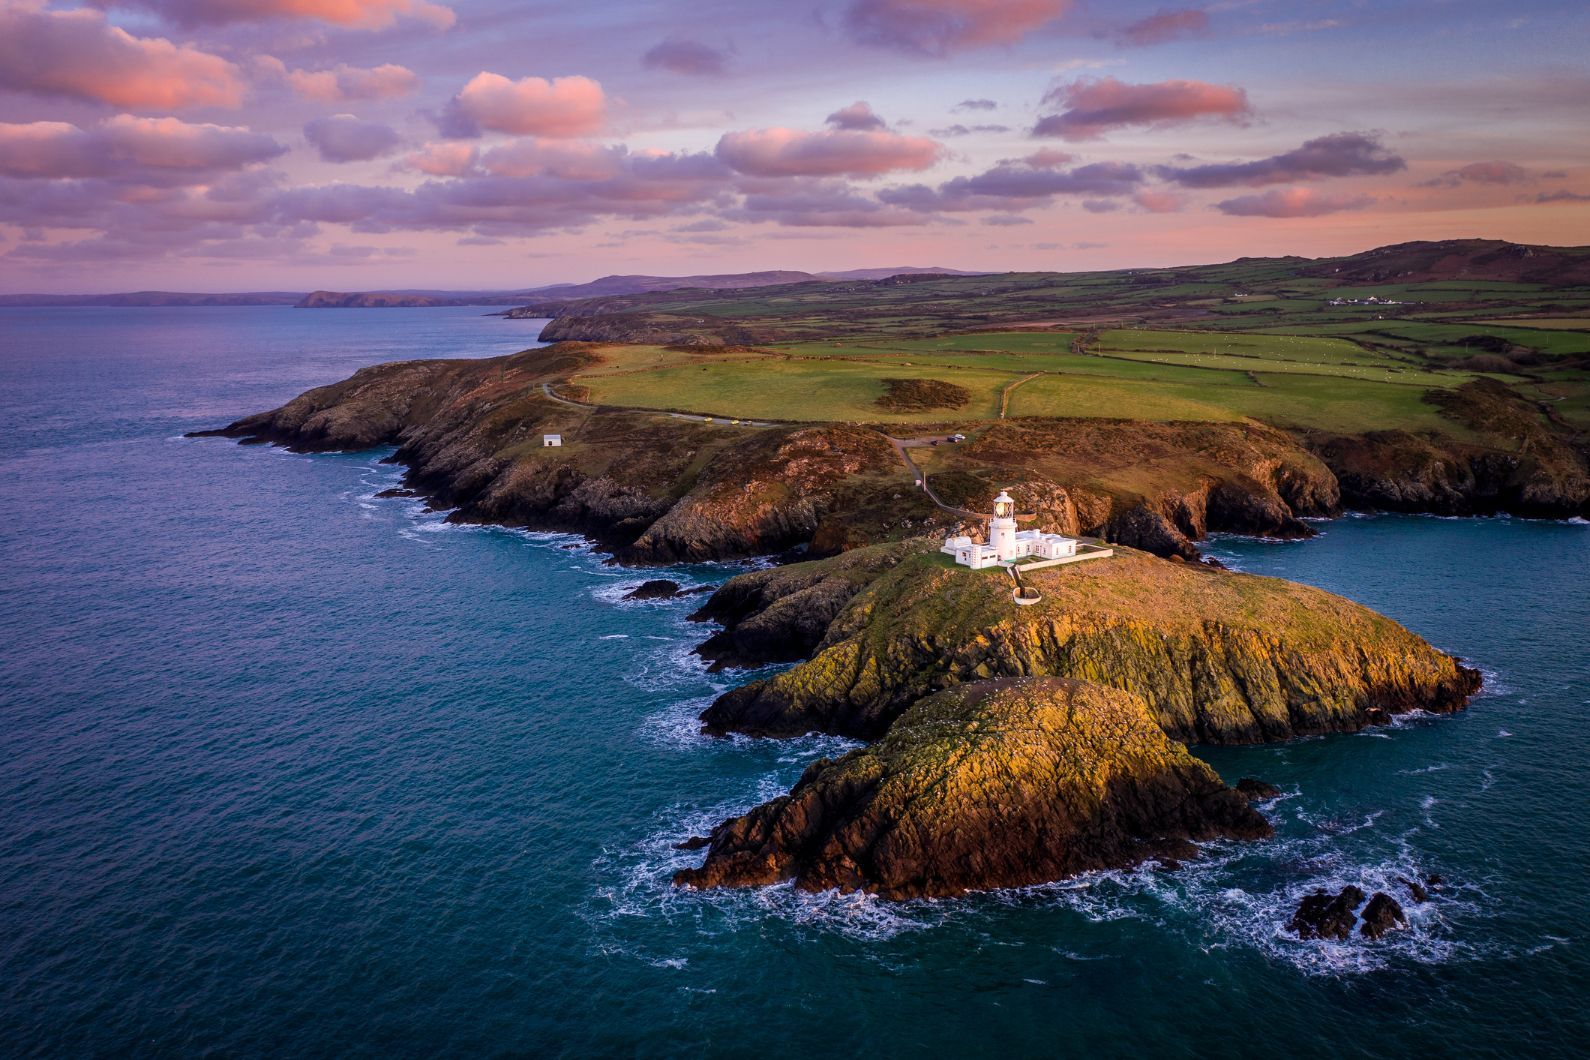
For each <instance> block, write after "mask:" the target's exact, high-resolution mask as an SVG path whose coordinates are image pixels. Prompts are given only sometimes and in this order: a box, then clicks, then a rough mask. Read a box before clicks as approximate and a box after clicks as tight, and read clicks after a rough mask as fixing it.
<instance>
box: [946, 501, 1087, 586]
mask: <svg viewBox="0 0 1590 1060" xmlns="http://www.w3.org/2000/svg"><path fill="white" fill-rule="evenodd" d="M939 551H940V552H944V553H946V554H948V555H950V556H953V557H954V558H955V562H956V563H959V564H961V565H962V566H965V567H970V568H972V569H973V570H981V569H982V568H984V567H993V566H997V565H998V564H1001V563H1010V562H1013V561H1014V560H1018V559H1021V558H1023V557H1025V556H1035V557H1037V558H1039V559H1068V558H1070V557H1072V556H1075V555H1076V554H1077V540H1076V538H1074V537H1066V536H1064V535H1062V534H1046V533H1044V532H1043V531H1042V530H1020V531H1018V530H1017V529H1016V502H1015V500H1013V499H1012V498H1011V496H1010V494H1008V493H1006V492H1005V491H1004V490H1000V492H999V496H998V497H995V498H994V517H993V518H992V519H990V520H989V521H988V543H987V544H978V543H977V542H975V541H973V540H972V539H971V538H970V537H967V536H965V535H964V534H963V535H961V536H959V537H947V538H945V539H944V547H943V548H941V549H939Z"/></svg>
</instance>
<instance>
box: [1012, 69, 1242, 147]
mask: <svg viewBox="0 0 1590 1060" xmlns="http://www.w3.org/2000/svg"><path fill="white" fill-rule="evenodd" d="M1043 101H1044V102H1045V103H1063V104H1064V105H1065V108H1066V109H1065V110H1064V111H1062V112H1060V113H1059V114H1049V115H1045V116H1044V117H1042V118H1040V119H1038V124H1037V125H1036V126H1035V127H1034V128H1033V130H1032V133H1033V135H1034V136H1058V137H1060V138H1061V139H1063V140H1072V141H1075V140H1098V139H1100V138H1102V137H1103V136H1104V135H1105V134H1106V133H1109V132H1111V131H1113V130H1115V129H1119V128H1124V127H1126V126H1132V125H1155V126H1166V125H1181V124H1185V123H1186V122H1190V121H1197V120H1199V119H1204V118H1215V119H1219V120H1221V121H1229V122H1237V123H1243V122H1246V121H1247V120H1248V119H1249V118H1250V117H1252V114H1253V110H1252V108H1251V107H1250V106H1249V105H1248V94H1247V93H1246V92H1245V91H1243V90H1242V89H1240V88H1238V87H1236V86H1235V85H1213V84H1210V83H1209V82H1207V81H1158V82H1155V83H1154V84H1147V85H1132V84H1127V83H1126V82H1124V81H1118V80H1116V79H1115V78H1113V77H1103V78H1098V79H1097V80H1090V79H1087V78H1083V79H1081V80H1078V81H1073V82H1072V83H1071V84H1069V85H1062V86H1060V87H1059V88H1055V89H1053V90H1051V91H1050V92H1049V93H1048V94H1046V95H1045V96H1044V97H1043Z"/></svg>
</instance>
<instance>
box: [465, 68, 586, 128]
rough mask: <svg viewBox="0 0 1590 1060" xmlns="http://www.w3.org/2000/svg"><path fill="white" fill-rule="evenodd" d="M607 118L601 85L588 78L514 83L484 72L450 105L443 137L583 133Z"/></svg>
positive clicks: (525, 79) (561, 78)
mask: <svg viewBox="0 0 1590 1060" xmlns="http://www.w3.org/2000/svg"><path fill="white" fill-rule="evenodd" d="M606 121H607V100H606V97H605V96H604V94H603V92H602V86H601V85H600V84H599V83H597V82H596V81H593V80H591V79H590V78H589V77H577V76H576V77H556V78H553V79H552V80H550V81H549V80H547V79H546V78H544V77H522V78H520V79H519V80H517V81H510V80H508V79H507V78H506V77H503V76H502V75H501V74H493V73H488V72H486V71H484V70H483V71H481V72H480V73H478V74H476V75H475V76H474V77H472V78H470V80H469V83H468V84H466V85H465V86H464V87H463V89H462V90H461V91H460V92H459V93H458V95H456V96H454V97H453V99H452V101H451V102H449V103H448V105H447V110H446V112H445V113H444V114H443V115H442V120H441V128H442V132H443V134H444V135H447V136H452V137H456V138H467V137H471V136H479V135H480V134H481V133H482V132H483V131H491V132H502V133H512V134H513V135H515V136H556V137H570V136H585V135H588V134H590V133H594V132H597V131H599V130H600V129H601V128H602V126H603V125H604V124H605V123H606Z"/></svg>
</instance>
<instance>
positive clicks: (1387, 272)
mask: <svg viewBox="0 0 1590 1060" xmlns="http://www.w3.org/2000/svg"><path fill="white" fill-rule="evenodd" d="M1302 261H1303V262H1304V264H1303V265H1302V267H1301V268H1299V269H1298V272H1299V274H1300V275H1303V276H1322V277H1328V278H1330V279H1332V280H1336V281H1339V282H1342V283H1364V284H1371V283H1428V282H1430V281H1432V280H1492V281H1498V282H1503V283H1541V284H1547V285H1550V286H1553V287H1570V286H1579V285H1583V284H1590V247H1544V246H1527V245H1525V244H1522V243H1508V242H1506V241H1504V240H1500V239H1443V240H1438V241H1435V242H1416V243H1396V244H1393V245H1392V246H1388V247H1376V248H1375V249H1374V250H1366V251H1364V252H1363V253H1362V254H1353V255H1350V256H1348V257H1344V258H1322V259H1319V260H1318V261H1314V262H1308V261H1307V259H1302Z"/></svg>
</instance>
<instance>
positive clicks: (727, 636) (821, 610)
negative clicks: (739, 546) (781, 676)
mask: <svg viewBox="0 0 1590 1060" xmlns="http://www.w3.org/2000/svg"><path fill="white" fill-rule="evenodd" d="M918 551H920V546H918V545H917V544H915V543H912V542H905V543H901V544H894V545H884V546H880V547H877V548H860V549H856V550H854V551H852V552H847V553H844V554H843V555H840V556H837V557H835V558H834V559H833V560H831V561H828V562H822V563H816V562H813V563H793V564H789V565H786V566H782V567H773V568H771V569H769V570H760V571H752V572H750V573H747V574H741V575H737V576H736V577H734V578H731V579H729V581H728V582H727V583H725V584H724V585H722V586H719V587H718V589H717V590H716V591H715V592H713V594H712V596H711V597H709V598H708V600H707V602H706V603H705V604H704V605H703V606H702V607H701V609H700V610H699V611H697V612H696V613H695V614H693V615H691V616H690V617H691V618H692V619H693V620H695V621H698V622H718V623H721V624H722V626H723V628H722V629H720V630H719V631H718V632H716V633H714V634H713V635H712V636H710V637H708V638H707V640H706V641H705V642H704V643H703V644H702V645H701V646H700V647H698V648H697V649H696V653H697V654H698V655H700V656H701V657H702V658H704V659H706V660H707V661H708V662H710V663H711V664H712V669H714V670H722V669H724V668H726V667H731V666H738V667H752V666H762V665H765V664H766V663H772V662H794V661H796V660H797V659H804V658H806V657H808V656H809V655H811V654H812V652H814V651H815V650H816V649H817V645H818V644H820V643H822V639H823V637H824V636H825V635H826V634H827V632H828V627H829V626H830V625H831V624H832V623H833V621H834V619H835V618H837V617H838V616H839V612H841V611H842V610H844V608H845V605H846V604H848V603H850V600H851V598H852V597H853V596H855V595H856V594H857V593H858V592H860V591H861V590H862V589H863V588H865V587H866V586H867V585H868V584H869V583H870V582H872V580H873V579H875V578H876V577H878V575H880V574H882V573H883V572H884V571H887V570H890V569H891V568H893V567H894V566H895V565H896V564H898V563H899V562H900V561H901V560H902V559H904V558H906V557H907V556H911V555H914V554H916V553H917V552H918Z"/></svg>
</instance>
